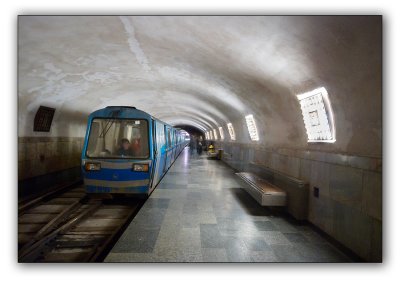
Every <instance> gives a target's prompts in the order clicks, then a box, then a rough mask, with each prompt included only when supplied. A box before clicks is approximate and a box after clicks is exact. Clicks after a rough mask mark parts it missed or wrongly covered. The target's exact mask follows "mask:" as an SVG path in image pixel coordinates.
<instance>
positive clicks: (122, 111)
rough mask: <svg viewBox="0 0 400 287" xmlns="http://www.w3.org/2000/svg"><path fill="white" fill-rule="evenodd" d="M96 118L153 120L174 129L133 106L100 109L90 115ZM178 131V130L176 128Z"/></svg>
mask: <svg viewBox="0 0 400 287" xmlns="http://www.w3.org/2000/svg"><path fill="white" fill-rule="evenodd" d="M96 117H105V118H132V117H140V118H144V119H148V120H149V119H153V120H156V121H158V122H161V123H163V124H165V125H167V126H170V127H172V126H171V125H170V124H168V123H166V122H164V121H162V120H159V119H157V118H156V117H153V116H152V115H150V114H148V113H146V112H144V111H142V110H139V109H137V108H136V107H133V106H107V107H105V108H103V109H99V110H97V111H94V112H92V113H91V114H90V115H89V118H96ZM174 129H177V128H174Z"/></svg>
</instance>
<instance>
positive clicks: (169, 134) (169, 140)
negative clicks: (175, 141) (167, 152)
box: [168, 129, 172, 147]
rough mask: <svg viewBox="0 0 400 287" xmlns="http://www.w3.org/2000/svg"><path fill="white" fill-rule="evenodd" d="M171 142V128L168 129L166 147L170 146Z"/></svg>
mask: <svg viewBox="0 0 400 287" xmlns="http://www.w3.org/2000/svg"><path fill="white" fill-rule="evenodd" d="M171 145H172V142H171V129H168V147H171Z"/></svg>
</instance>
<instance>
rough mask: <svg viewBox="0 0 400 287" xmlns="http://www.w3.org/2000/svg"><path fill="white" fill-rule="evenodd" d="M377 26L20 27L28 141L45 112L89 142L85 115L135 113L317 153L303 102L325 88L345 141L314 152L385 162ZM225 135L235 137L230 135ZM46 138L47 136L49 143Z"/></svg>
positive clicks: (254, 19) (265, 20)
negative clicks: (252, 126)
mask: <svg viewBox="0 0 400 287" xmlns="http://www.w3.org/2000/svg"><path fill="white" fill-rule="evenodd" d="M380 21H381V19H380V17H333V16H332V17H326V16H324V17H323V16H320V17H319V16H318V17H306V16H296V17H288V16H251V17H235V16H229V17H228V16H224V17H220V16H218V17H217V16H207V17H204V16H196V17H193V16H191V17H189V16H178V17H175V16H174V17H173V16H157V17H151V16H122V17H118V16H96V17H89V16H68V17H62V16H60V17H39V16H23V17H20V18H19V36H18V40H19V43H18V48H19V50H18V61H19V64H18V75H19V77H18V80H19V83H18V98H19V119H18V120H19V136H38V135H39V136H42V135H43V134H40V133H39V134H37V133H34V132H33V131H32V124H31V123H32V121H33V118H34V115H35V112H36V110H37V108H38V107H39V105H47V106H51V107H54V108H56V109H57V110H56V115H55V119H54V124H53V127H52V130H51V134H50V135H51V136H83V134H84V130H85V126H84V124H85V121H86V117H87V115H88V114H89V113H90V112H92V111H94V110H96V109H99V108H102V107H105V106H108V105H132V106H135V107H137V108H139V109H142V110H144V111H146V112H148V113H150V114H151V115H153V116H155V117H157V118H160V119H161V120H164V121H166V122H168V123H171V124H174V125H192V126H195V127H197V128H199V129H201V130H203V131H206V130H210V129H212V128H218V127H219V126H224V127H225V128H226V123H228V122H232V123H233V124H234V127H235V130H236V134H237V141H238V142H242V143H246V142H249V139H248V134H247V130H246V128H245V123H244V117H245V115H247V114H250V113H251V114H253V115H254V117H255V119H256V122H257V126H258V128H259V133H260V143H261V144H263V145H266V146H269V147H294V148H299V149H304V148H310V147H309V146H308V145H307V137H306V133H305V128H304V123H303V119H302V114H301V110H300V107H299V103H298V101H297V98H296V94H299V93H303V92H306V91H309V90H313V89H315V88H317V87H321V86H324V87H325V88H326V89H327V90H328V93H329V96H330V100H331V103H332V108H333V111H334V113H335V119H336V127H337V141H336V143H335V144H333V145H313V146H312V148H313V149H321V150H332V151H340V152H352V153H357V154H363V155H372V156H375V155H380V154H381V132H382V131H381V130H382V127H381V125H382V121H381V116H382V115H381V93H382V91H381V36H382V35H381V22H380ZM226 134H227V132H226ZM45 136H47V134H46V135H45Z"/></svg>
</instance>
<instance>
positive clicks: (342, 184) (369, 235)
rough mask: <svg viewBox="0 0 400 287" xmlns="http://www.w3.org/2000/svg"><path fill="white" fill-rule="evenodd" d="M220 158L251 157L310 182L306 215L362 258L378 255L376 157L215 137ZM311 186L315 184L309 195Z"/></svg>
mask: <svg viewBox="0 0 400 287" xmlns="http://www.w3.org/2000/svg"><path fill="white" fill-rule="evenodd" d="M217 146H220V147H222V148H223V149H224V150H225V152H226V153H227V154H226V155H225V156H224V160H225V161H226V162H227V163H228V164H229V165H231V166H232V167H234V168H236V169H238V170H243V169H245V168H246V164H247V163H249V162H254V163H258V164H262V165H265V166H267V167H269V168H271V169H274V170H277V171H280V172H282V173H285V174H288V175H290V176H294V177H297V178H301V179H303V180H306V181H307V182H309V184H310V193H309V211H308V220H309V221H310V222H311V223H313V224H314V225H316V226H317V227H319V228H320V229H322V230H323V231H325V232H326V233H328V234H329V235H331V236H332V237H333V238H335V239H336V240H338V241H339V242H341V243H342V244H343V245H345V246H346V247H348V248H349V249H351V250H352V251H354V252H355V253H356V254H357V255H359V256H360V257H361V258H363V259H365V260H368V261H380V260H381V257H382V246H381V245H382V238H381V236H382V159H381V158H378V157H363V156H356V155H346V154H335V153H327V152H320V151H304V150H292V149H286V148H282V149H271V148H264V147H260V146H259V145H255V144H238V143H232V142H229V143H228V142H224V143H222V142H217ZM313 187H318V188H319V197H318V198H317V197H314V195H313Z"/></svg>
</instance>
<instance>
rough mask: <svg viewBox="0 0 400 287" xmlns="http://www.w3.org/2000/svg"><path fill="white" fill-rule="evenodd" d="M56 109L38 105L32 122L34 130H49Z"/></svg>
mask: <svg viewBox="0 0 400 287" xmlns="http://www.w3.org/2000/svg"><path fill="white" fill-rule="evenodd" d="M55 111H56V109H53V108H49V107H44V106H40V107H39V109H38V111H37V112H36V115H35V120H34V123H33V131H34V132H49V131H50V127H51V122H52V121H53V116H54V112H55Z"/></svg>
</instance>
